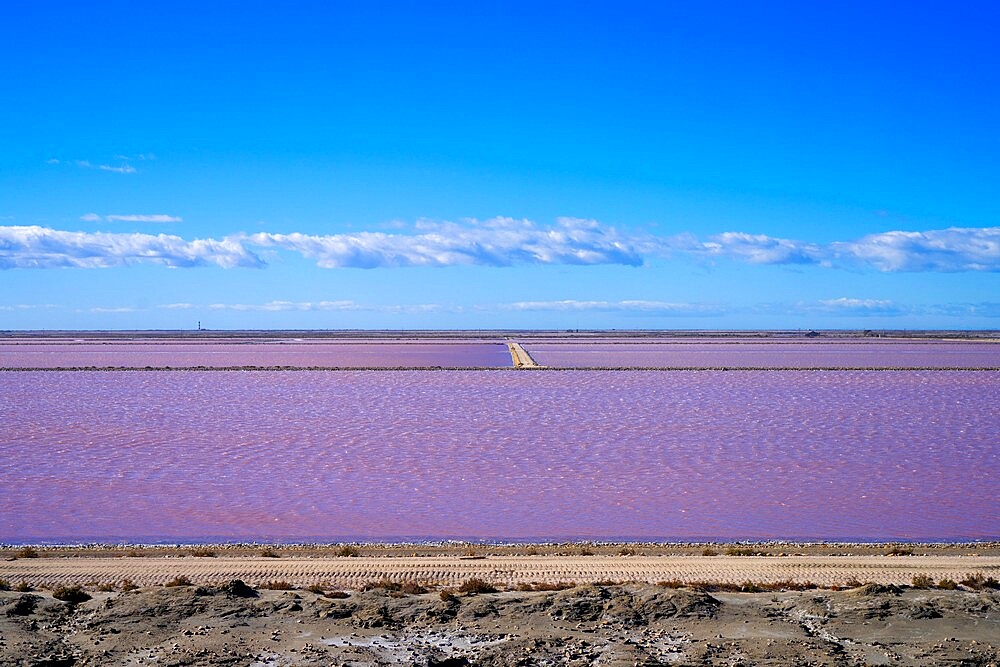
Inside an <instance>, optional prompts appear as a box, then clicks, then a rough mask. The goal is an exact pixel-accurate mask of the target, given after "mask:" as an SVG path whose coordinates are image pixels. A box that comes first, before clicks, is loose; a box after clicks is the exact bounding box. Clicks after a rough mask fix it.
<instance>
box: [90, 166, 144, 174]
mask: <svg viewBox="0 0 1000 667" xmlns="http://www.w3.org/2000/svg"><path fill="white" fill-rule="evenodd" d="M97 168H98V169H100V170H101V171H113V172H115V173H116V174H134V173H136V172H137V171H139V170H138V169H136V168H135V167H133V166H132V165H130V164H121V165H118V166H112V165H110V164H99V165H97Z"/></svg>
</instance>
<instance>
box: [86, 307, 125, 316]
mask: <svg viewBox="0 0 1000 667" xmlns="http://www.w3.org/2000/svg"><path fill="white" fill-rule="evenodd" d="M81 312H83V311H81ZM85 312H88V313H98V314H115V313H135V312H138V309H137V308H128V307H125V306H119V307H110V308H109V307H103V306H97V307H95V308H87V309H86V311H85Z"/></svg>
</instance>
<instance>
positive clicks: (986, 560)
mask: <svg viewBox="0 0 1000 667" xmlns="http://www.w3.org/2000/svg"><path fill="white" fill-rule="evenodd" d="M974 574H981V575H983V576H986V577H990V576H992V577H997V578H1000V557H980V556H905V557H893V556H842V557H837V556H783V557H777V556H772V557H769V556H749V557H729V556H638V557H621V556H587V557H547V556H518V557H487V558H481V559H477V560H472V561H469V560H460V559H458V558H455V557H399V558H377V557H376V558H370V557H365V558H256V557H243V558H233V557H228V558H227V557H215V558H210V557H185V558H127V557H122V558H60V557H56V558H37V559H35V558H33V559H18V560H11V561H4V562H0V580H5V581H6V582H7V583H8V584H10V585H16V584H18V583H20V582H22V581H23V582H26V583H27V584H29V585H31V586H35V587H47V586H57V585H71V584H81V585H87V584H98V583H108V584H118V583H120V582H122V581H123V580H126V579H128V580H130V581H132V582H133V583H135V584H137V585H140V586H149V585H158V584H164V583H166V582H168V581H170V580H172V579H174V578H176V577H179V576H184V577H187V578H189V579H190V580H191V581H193V582H195V583H199V584H220V583H225V582H227V581H230V580H232V579H243V580H244V581H246V582H247V583H250V584H252V585H256V586H259V585H261V584H265V583H267V582H275V581H279V582H287V583H289V584H291V585H293V586H308V585H310V584H314V583H320V582H323V583H327V584H329V585H333V586H340V587H343V588H350V589H356V588H360V587H362V586H364V584H366V583H369V582H373V581H377V580H380V579H383V578H387V579H390V580H393V581H419V582H428V583H433V584H438V585H445V586H455V585H458V584H460V583H461V582H463V581H465V580H467V579H471V578H473V577H477V578H480V579H485V580H487V581H490V582H493V583H496V584H503V585H507V586H514V585H517V584H519V583H529V582H536V581H537V582H548V583H555V582H560V581H563V582H565V581H573V582H577V583H587V582H597V581H640V582H650V583H655V582H657V581H665V580H671V579H676V580H680V581H683V582H688V583H690V582H694V581H711V582H719V583H734V584H739V583H743V582H745V581H752V582H755V583H773V582H778V581H785V580H792V581H795V582H799V583H806V582H810V583H813V584H816V585H821V586H830V585H843V584H845V583H846V582H848V581H851V580H856V581H860V582H863V583H868V582H871V583H880V584H896V585H901V584H909V583H911V581H912V580H913V577H914V576H915V575H925V576H929V577H931V578H932V579H933V580H935V581H939V580H941V579H953V580H955V581H959V580H961V579H964V578H965V577H967V576H970V575H974Z"/></svg>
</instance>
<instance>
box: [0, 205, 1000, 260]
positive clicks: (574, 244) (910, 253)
mask: <svg viewBox="0 0 1000 667" xmlns="http://www.w3.org/2000/svg"><path fill="white" fill-rule="evenodd" d="M82 219H83V220H85V221H87V222H96V221H99V220H101V216H99V215H97V214H96V213H88V214H86V215H85V216H83V217H82ZM104 219H105V220H107V221H112V222H118V221H122V222H156V223H164V222H180V221H181V218H180V217H175V216H170V215H166V214H156V215H108V216H106V217H105V218H104ZM254 249H268V250H281V251H286V252H292V253H296V254H299V255H302V256H303V257H307V258H309V259H311V260H313V261H315V262H316V264H317V265H318V266H320V267H322V268H368V269H372V268H385V267H414V266H431V267H443V266H462V265H477V266H493V267H504V266H512V265H517V264H578V265H593V264H619V265H625V266H639V265H641V264H643V263H644V262H645V261H647V260H649V259H653V258H674V257H685V256H687V257H693V258H700V259H703V260H704V259H708V260H711V261H718V260H729V261H736V262H742V263H749V264H771V265H804V264H808V265H813V266H819V267H828V268H852V269H862V270H876V271H881V272H898V271H924V272H927V271H942V272H954V271H1000V227H983V228H957V227H956V228H949V229H943V230H931V231H924V232H901V231H891V232H884V233H880V234H872V235H869V236H865V237H862V238H860V239H857V240H854V241H837V242H834V243H827V244H818V243H810V242H804V241H796V240H792V239H783V238H777V237H771V236H767V235H763V234H749V233H745V232H726V233H724V234H718V235H715V236H712V237H709V238H707V239H705V240H699V239H697V238H696V237H695V236H694V235H692V234H680V235H675V236H670V237H663V236H654V235H651V234H648V233H646V232H634V231H619V230H618V229H616V228H614V227H610V226H607V225H602V224H600V223H598V222H595V221H593V220H581V219H577V218H561V219H559V220H558V221H557V222H556V224H554V225H540V224H537V223H535V222H532V221H530V220H514V219H511V218H493V219H491V220H486V221H475V220H470V221H466V222H462V223H454V222H441V223H431V222H421V223H418V224H417V225H416V226H415V229H413V230H412V232H410V233H403V232H399V233H390V232H367V231H366V232H357V233H349V234H331V235H315V234H301V233H291V234H274V233H267V232H261V233H255V234H239V235H234V236H227V237H224V238H222V239H195V240H191V241H188V240H185V239H182V238H181V237H178V236H165V235H159V236H151V235H142V234H111V233H88V232H64V231H58V230H54V229H49V228H43V227H0V267H7V268H10V267H27V266H37V267H47V266H80V267H101V266H116V265H120V264H123V263H124V264H129V263H134V262H138V261H154V262H159V263H162V264H167V265H170V266H198V265H202V264H216V265H218V266H226V267H233V266H262V265H264V261H263V260H262V259H261V258H260V257H258V256H257V254H256V253H255V252H254Z"/></svg>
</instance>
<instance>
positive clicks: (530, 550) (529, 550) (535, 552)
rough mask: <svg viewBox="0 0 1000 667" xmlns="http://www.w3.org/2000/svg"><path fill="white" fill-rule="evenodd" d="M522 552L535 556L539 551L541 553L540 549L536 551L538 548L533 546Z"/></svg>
mask: <svg viewBox="0 0 1000 667" xmlns="http://www.w3.org/2000/svg"><path fill="white" fill-rule="evenodd" d="M524 553H525V554H526V555H528V556H537V555H538V554H539V553H541V552H540V551H538V549H537V548H535V547H531V548H530V549H528V550H527V551H525V552H524Z"/></svg>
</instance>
